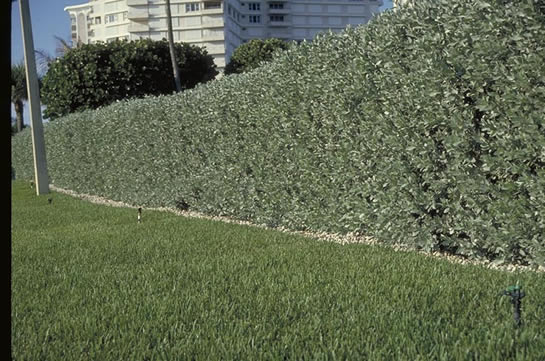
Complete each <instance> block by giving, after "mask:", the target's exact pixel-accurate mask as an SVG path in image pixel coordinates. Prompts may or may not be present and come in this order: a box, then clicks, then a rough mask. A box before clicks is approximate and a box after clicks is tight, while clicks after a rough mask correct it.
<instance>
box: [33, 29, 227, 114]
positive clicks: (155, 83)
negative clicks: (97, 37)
mask: <svg viewBox="0 0 545 361" xmlns="http://www.w3.org/2000/svg"><path fill="white" fill-rule="evenodd" d="M175 51H176V58H177V61H178V66H179V69H180V75H181V78H182V79H181V80H182V89H183V90H185V89H189V88H193V87H194V86H195V85H197V84H198V83H201V82H206V81H208V80H210V79H213V78H214V77H215V76H216V74H217V73H218V72H217V71H216V65H215V64H214V60H213V58H212V56H211V55H209V54H208V53H207V52H206V50H204V49H202V48H200V47H197V46H193V45H189V44H185V43H176V44H175ZM174 90H175V83H174V79H173V77H172V63H171V61H170V54H169V45H168V42H167V41H166V40H164V39H163V40H162V41H153V40H150V39H141V40H137V41H130V42H128V41H114V42H111V43H102V42H99V43H96V44H87V45H82V46H81V47H78V48H75V49H72V50H70V51H69V52H67V53H66V54H65V55H64V56H62V57H60V58H58V59H57V60H55V61H54V62H52V63H51V64H50V67H49V70H48V71H47V73H46V75H45V76H44V78H43V88H42V93H41V96H42V101H43V103H44V104H45V105H46V107H47V108H46V110H45V112H44V116H45V117H48V118H51V119H54V118H57V117H60V116H63V115H66V114H68V113H72V112H76V111H82V110H85V109H95V108H98V107H100V106H104V105H107V104H110V103H113V102H115V101H117V100H121V99H126V98H132V97H142V96H145V95H159V94H170V93H172V92H173V91H174Z"/></svg>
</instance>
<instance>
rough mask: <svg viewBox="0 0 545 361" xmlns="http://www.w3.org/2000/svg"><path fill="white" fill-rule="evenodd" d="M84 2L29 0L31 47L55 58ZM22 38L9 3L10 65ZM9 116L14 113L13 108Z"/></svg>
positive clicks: (15, 6) (19, 55) (387, 1)
mask: <svg viewBox="0 0 545 361" xmlns="http://www.w3.org/2000/svg"><path fill="white" fill-rule="evenodd" d="M86 2H88V1H87V0H29V5H30V17H31V20H32V35H33V39H34V48H35V49H36V50H40V51H45V52H46V53H47V54H49V55H51V56H54V55H55V49H56V47H57V40H55V36H58V37H61V38H62V39H64V40H66V41H67V42H68V43H70V36H71V34H70V17H69V16H68V13H67V12H65V11H64V8H65V7H66V6H69V5H78V4H83V3H86ZM383 3H384V5H383V6H382V8H381V9H388V8H391V7H392V1H391V0H383ZM23 57H24V54H23V39H22V35H21V20H20V15H19V2H18V1H16V2H14V3H12V9H11V63H12V64H15V63H18V62H21V61H23ZM12 116H15V115H14V114H13V109H12ZM25 123H28V105H27V106H26V107H25Z"/></svg>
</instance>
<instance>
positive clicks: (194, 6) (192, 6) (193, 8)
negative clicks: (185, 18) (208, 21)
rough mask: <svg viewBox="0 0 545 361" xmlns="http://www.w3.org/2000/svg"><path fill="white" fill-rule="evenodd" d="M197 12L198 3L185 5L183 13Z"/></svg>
mask: <svg viewBox="0 0 545 361" xmlns="http://www.w3.org/2000/svg"><path fill="white" fill-rule="evenodd" d="M192 11H199V3H191V4H185V12H186V13H189V12H192Z"/></svg>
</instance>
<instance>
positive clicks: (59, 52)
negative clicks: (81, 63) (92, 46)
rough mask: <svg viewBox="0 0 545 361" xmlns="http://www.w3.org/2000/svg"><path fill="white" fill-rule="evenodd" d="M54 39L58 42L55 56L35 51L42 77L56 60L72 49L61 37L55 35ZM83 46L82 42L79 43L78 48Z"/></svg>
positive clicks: (42, 51) (38, 50)
mask: <svg viewBox="0 0 545 361" xmlns="http://www.w3.org/2000/svg"><path fill="white" fill-rule="evenodd" d="M53 37H54V38H55V41H56V47H55V55H51V54H50V53H48V52H47V51H45V50H43V49H36V50H34V52H35V53H36V65H37V68H38V72H39V74H40V75H42V76H43V75H44V74H45V73H47V70H48V69H49V64H51V63H52V62H54V61H55V59H57V58H60V57H62V56H64V54H66V53H67V52H69V51H70V50H71V49H72V47H71V46H70V44H69V43H68V42H67V41H66V40H64V39H63V38H61V37H60V36H57V35H54V36H53ZM81 45H82V43H81V42H80V43H77V45H76V47H79V46H81Z"/></svg>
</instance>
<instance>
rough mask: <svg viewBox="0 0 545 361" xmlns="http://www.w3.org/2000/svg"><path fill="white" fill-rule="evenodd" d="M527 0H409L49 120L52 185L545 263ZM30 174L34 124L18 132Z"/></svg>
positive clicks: (540, 39)
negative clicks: (234, 69) (183, 84)
mask: <svg viewBox="0 0 545 361" xmlns="http://www.w3.org/2000/svg"><path fill="white" fill-rule="evenodd" d="M536 4H537V2H531V1H530V2H526V1H524V2H521V1H512V2H511V1H505V0H501V1H500V0H487V1H484V0H481V1H474V0H458V1H450V0H449V1H446V0H445V1H419V2H417V3H416V5H415V6H413V7H410V8H407V9H403V10H402V11H398V12H392V11H390V12H387V13H385V14H383V15H381V16H380V17H379V18H378V19H375V20H373V21H371V22H370V23H369V24H368V25H367V26H365V27H360V28H357V29H349V30H347V31H346V32H344V33H341V34H337V35H334V34H330V35H327V36H322V37H319V38H317V39H316V40H315V41H313V42H312V43H303V44H301V45H300V46H298V47H296V48H292V49H288V50H286V51H285V52H284V53H283V54H282V55H280V56H279V57H278V58H276V59H275V60H274V61H273V62H271V63H269V64H267V65H264V66H262V67H260V69H259V70H256V71H253V72H249V73H244V74H239V75H234V76H226V77H224V78H223V79H222V80H221V81H218V82H213V83H209V84H206V85H203V86H198V87H196V88H195V89H194V90H192V91H188V92H186V93H184V94H182V95H176V96H168V97H167V96H161V97H155V98H146V99H141V100H135V101H130V102H121V103H118V104H115V105H112V106H111V107H107V108H103V109H99V110H98V111H96V112H85V113H81V114H74V115H71V116H69V117H65V118H63V119H62V121H59V122H55V123H54V124H50V125H49V126H47V127H46V139H47V144H48V145H47V146H48V152H49V153H48V159H49V160H50V174H51V177H52V182H53V183H54V184H57V185H59V186H61V187H67V188H70V189H74V190H76V191H80V192H85V193H93V194H99V195H103V196H107V197H110V198H113V199H118V200H124V201H127V202H131V203H135V204H144V205H147V204H150V205H151V204H153V205H170V206H176V205H183V207H184V208H189V209H192V210H196V211H201V212H205V213H209V214H222V215H228V216H231V217H235V218H239V219H248V220H251V221H253V222H256V223H263V224H267V225H270V226H285V227H288V228H291V229H310V230H316V231H328V232H340V233H346V232H356V233H363V234H366V235H370V236H373V237H375V238H377V239H378V240H381V241H383V242H387V243H402V244H405V245H408V246H412V247H415V248H420V249H424V250H428V251H444V252H451V253H456V254H461V255H466V256H468V257H474V258H475V257H476V258H487V259H494V260H498V261H506V262H513V263H517V262H518V263H528V264H544V263H545V246H544V239H543V237H544V236H543V235H544V234H545V130H544V124H543V122H544V116H543V109H544V105H545V82H544V70H543V69H545V27H543V23H542V21H543V16H542V14H541V13H540V12H539V11H538V9H539V8H538V7H537V6H536ZM13 142H14V144H13V148H14V152H13V163H14V165H15V167H16V170H17V175H18V177H23V178H24V177H30V176H31V173H30V172H31V169H32V167H31V163H30V159H31V155H30V152H29V150H28V152H27V153H24V152H22V151H20V150H21V149H23V148H22V147H26V149H29V144H30V139H29V136H28V133H26V135H25V132H23V134H22V135H20V136H16V137H15V138H14V141H13Z"/></svg>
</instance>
